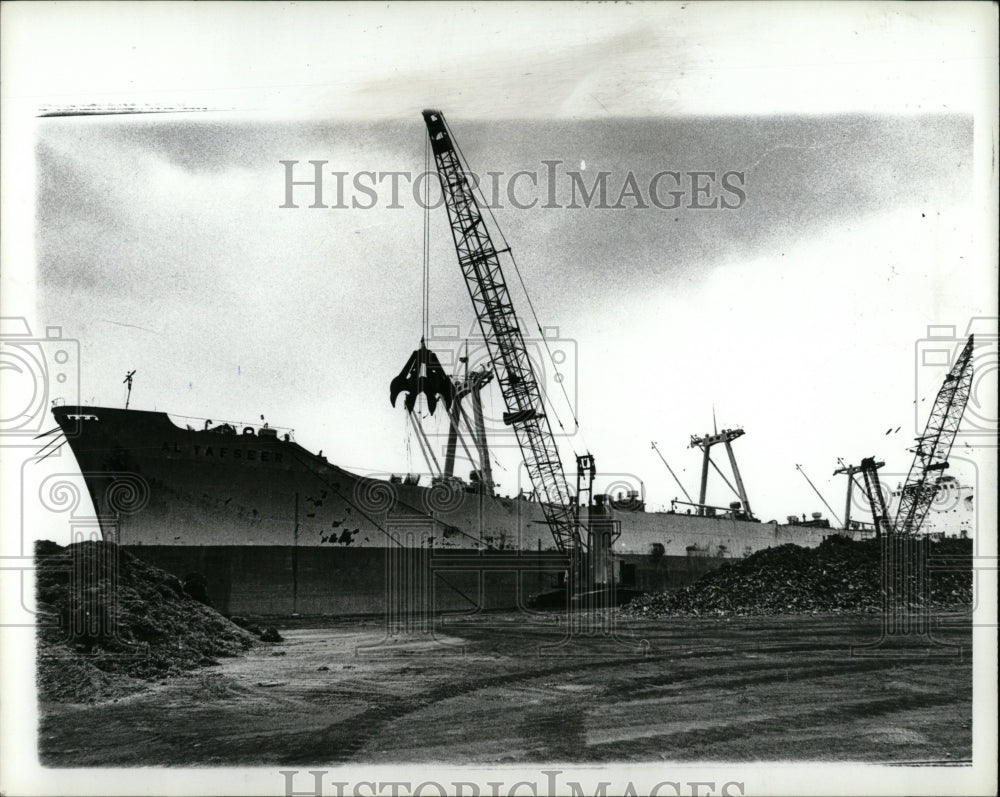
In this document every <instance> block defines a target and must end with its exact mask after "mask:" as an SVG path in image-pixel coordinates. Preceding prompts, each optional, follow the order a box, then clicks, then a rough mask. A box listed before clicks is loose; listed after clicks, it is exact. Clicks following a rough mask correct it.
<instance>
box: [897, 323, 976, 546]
mask: <svg viewBox="0 0 1000 797" xmlns="http://www.w3.org/2000/svg"><path fill="white" fill-rule="evenodd" d="M974 346H975V344H974V342H973V336H972V335H969V339H968V340H967V341H966V343H965V347H964V348H963V349H962V352H961V353H960V354H959V355H958V359H957V360H955V364H954V365H953V366H952V368H951V371H949V372H948V375H947V376H946V377H945V378H944V383H943V384H942V385H941V389H940V390H939V391H938V394H937V398H935V399H934V406H933V408H932V409H931V414H930V417H929V418H928V419H927V426H926V428H925V429H924V433H923V434H922V435H920V437H918V438H917V439H916V446H915V448H914V452H913V464H912V465H910V473H909V475H908V476H907V477H906V482H905V483H904V484H903V489H902V491H901V492H900V497H899V509H898V511H897V512H896V521H895V524H894V526H895V528H894V531H895V532H896V533H897V534H902V535H907V536H909V535H913V534H916V533H917V532H918V531H919V530H920V526H921V525H922V524H923V522H924V518H925V517H926V516H927V512H928V510H929V509H930V507H931V503H932V502H933V501H934V496H935V495H936V494H937V491H938V478H939V474H940V473H941V471H943V470H944V469H945V468H947V467H948V454H950V453H951V446H952V444H953V443H954V442H955V435H956V434H957V433H958V426H959V424H960V423H961V422H962V415H963V414H964V413H965V406H966V404H968V403H969V393H970V391H971V388H972V349H973V348H974Z"/></svg>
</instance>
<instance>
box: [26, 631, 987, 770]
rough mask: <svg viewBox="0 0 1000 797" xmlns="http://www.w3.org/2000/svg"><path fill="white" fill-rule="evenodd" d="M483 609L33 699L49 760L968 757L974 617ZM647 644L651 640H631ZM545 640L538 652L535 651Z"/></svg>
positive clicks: (320, 637)
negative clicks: (392, 632) (572, 614)
mask: <svg viewBox="0 0 1000 797" xmlns="http://www.w3.org/2000/svg"><path fill="white" fill-rule="evenodd" d="M558 619H559V615H551V616H549V617H543V618H540V620H539V621H538V622H536V623H527V622H526V621H525V619H524V618H523V617H522V616H520V615H491V616H480V617H476V618H470V619H467V620H464V621H455V622H452V623H448V624H446V625H444V626H443V627H442V626H439V627H437V628H436V629H435V631H434V633H408V634H405V635H401V636H399V637H393V638H388V637H386V634H385V627H384V624H383V623H381V622H373V621H369V622H351V623H329V622H326V623H325V624H321V622H322V621H311V622H310V621H306V620H301V619H300V620H296V621H294V623H293V622H292V621H288V622H286V623H285V624H284V627H281V626H280V625H279V627H281V633H282V634H283V635H284V637H285V639H286V641H285V642H284V643H282V644H278V645H275V646H273V647H261V648H260V649H257V650H254V651H252V652H251V653H249V654H248V655H247V656H245V657H241V658H236V659H228V660H224V662H223V663H222V664H220V665H219V666H215V667H210V668H206V669H204V670H200V671H198V672H197V673H194V674H190V675H186V676H183V677H179V678H174V679H170V680H168V681H165V682H162V683H159V684H156V685H154V686H153V687H151V688H150V689H149V690H148V691H146V692H143V693H140V694H136V695H132V696H129V697H124V698H120V699H118V700H117V701H110V702H105V703H101V704H95V705H83V706H81V705H65V704H47V705H43V706H42V709H43V719H42V721H41V727H40V729H39V734H40V737H39V749H40V752H41V755H42V762H43V763H44V764H46V765H48V766H140V765H208V766H221V765H263V764H286V765H324V764H336V763H338V762H348V761H357V762H382V763H388V762H413V761H421V762H448V763H453V764H463V763H480V764H491V763H508V762H536V761H553V760H559V761H575V762H608V761H659V760H670V761H698V760H728V761H734V760H826V761H912V760H948V761H959V760H964V759H969V758H971V744H972V732H971V719H972V714H971V711H972V673H971V648H970V645H971V629H970V625H969V616H968V615H967V614H966V615H949V616H947V617H945V618H943V622H941V623H939V624H937V626H936V630H935V631H934V635H935V638H936V639H938V640H940V641H942V642H948V643H952V644H955V645H959V646H961V648H960V649H961V652H962V655H958V653H957V650H956V649H948V648H944V647H936V648H932V649H931V652H930V655H928V654H927V649H926V646H925V645H924V644H923V642H922V641H921V640H919V639H917V640H909V641H906V640H903V641H899V640H889V641H888V642H887V643H886V644H884V645H882V646H880V647H877V648H875V649H874V650H873V651H872V652H871V654H870V655H864V656H862V655H852V653H851V646H852V645H861V644H864V643H866V642H872V641H874V640H876V639H878V638H879V628H880V625H879V620H878V618H877V617H869V618H858V617H840V616H790V617H777V618H773V617H772V618H741V619H730V620H726V619H712V620H707V619H672V620H656V621H633V622H630V623H628V624H625V623H624V622H623V621H618V627H617V628H616V635H617V636H615V637H608V636H598V637H580V638H570V639H569V640H567V639H566V638H565V635H564V631H563V627H562V626H559V625H556V624H554V623H555V622H556V621H557V620H558ZM642 641H644V642H645V644H644V645H641V644H640V643H641V642H642ZM542 648H545V649H542Z"/></svg>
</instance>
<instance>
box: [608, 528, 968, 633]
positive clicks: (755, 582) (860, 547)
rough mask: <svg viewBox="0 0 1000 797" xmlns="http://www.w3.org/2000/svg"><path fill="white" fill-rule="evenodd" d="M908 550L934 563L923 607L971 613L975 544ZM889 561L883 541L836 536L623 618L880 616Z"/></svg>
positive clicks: (733, 570) (655, 599) (740, 568)
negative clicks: (885, 563)
mask: <svg viewBox="0 0 1000 797" xmlns="http://www.w3.org/2000/svg"><path fill="white" fill-rule="evenodd" d="M907 544H908V545H911V546H917V547H918V548H919V547H921V546H922V547H923V550H921V551H920V554H921V555H924V556H926V557H927V563H928V567H927V573H928V579H927V589H926V591H925V592H924V593H923V597H924V599H925V600H924V605H926V606H927V607H928V608H932V609H968V608H970V607H971V605H972V541H971V540H958V539H946V540H940V541H936V542H935V541H930V540H914V541H910V542H908V543H907ZM911 550H915V549H913V548H911ZM882 559H883V553H882V547H881V544H880V543H879V542H878V541H876V540H866V541H853V540H849V539H847V538H845V537H841V536H837V535H834V536H830V537H828V538H827V539H826V540H824V541H823V543H822V544H821V545H820V546H818V547H816V548H802V547H800V546H798V545H792V544H788V545H781V546H779V547H777V548H768V549H766V550H763V551H758V552H757V553H755V554H753V555H752V556H749V557H747V558H746V559H742V560H739V561H736V562H732V563H727V564H725V565H723V566H722V567H720V568H719V569H718V570H714V571H712V572H710V573H707V574H705V575H704V576H702V577H701V578H700V579H699V580H698V581H697V582H695V583H694V584H691V585H690V586H687V587H684V588H683V589H679V590H676V591H673V592H653V593H647V594H645V595H642V596H640V597H639V598H636V599H635V600H633V601H632V602H630V603H629V604H628V605H627V606H625V607H623V609H622V612H623V613H624V614H626V615H629V616H632V617H665V616H670V615H681V616H683V615H688V616H719V617H721V616H731V615H737V616H739V615H771V614H798V613H811V612H835V613H855V612H857V613H869V612H871V613H875V612H880V611H881V610H882V606H883V593H882V590H883V586H882Z"/></svg>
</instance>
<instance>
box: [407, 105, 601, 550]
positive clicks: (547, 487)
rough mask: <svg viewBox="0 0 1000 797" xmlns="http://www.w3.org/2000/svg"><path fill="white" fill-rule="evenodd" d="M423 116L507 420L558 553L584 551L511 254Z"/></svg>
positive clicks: (441, 136)
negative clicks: (522, 317)
mask: <svg viewBox="0 0 1000 797" xmlns="http://www.w3.org/2000/svg"><path fill="white" fill-rule="evenodd" d="M423 117H424V122H425V124H426V125H427V135H428V137H429V139H430V145H431V150H432V152H433V154H434V162H435V165H436V167H437V172H438V176H439V178H440V180H441V190H442V194H443V197H444V205H445V208H446V210H447V212H448V221H449V224H450V226H451V233H452V237H453V239H454V243H455V250H456V252H457V254H458V264H459V267H460V268H461V270H462V274H463V276H464V277H465V285H466V288H468V291H469V297H470V298H471V299H472V305H473V308H474V310H475V313H476V319H477V320H478V322H479V328H480V330H481V332H482V334H483V340H484V341H485V343H486V347H487V350H488V352H489V356H490V360H491V361H492V363H493V368H494V371H495V373H496V379H497V383H498V384H499V385H500V391H501V393H502V394H503V397H504V402H505V404H506V406H507V411H506V412H505V413H504V415H503V420H504V423H505V424H506V425H508V426H511V427H513V429H514V433H515V435H516V437H517V442H518V445H519V447H520V449H521V455H522V457H523V458H524V464H525V467H526V468H527V471H528V476H529V478H530V479H531V484H532V487H533V488H534V490H535V495H536V497H537V498H538V501H539V502H540V503H541V505H542V510H543V512H544V514H545V519H546V522H547V523H548V526H549V529H550V530H551V532H552V536H553V538H554V540H555V544H556V548H557V549H558V550H559V551H560V552H562V553H566V554H571V555H575V554H584V553H586V552H587V546H586V545H585V543H584V542H583V540H582V539H581V535H580V528H579V519H578V514H577V512H576V507H575V503H576V502H575V499H574V497H573V496H572V494H571V493H570V490H569V485H568V484H567V482H566V474H565V473H564V471H563V466H562V462H561V460H560V459H559V451H558V448H557V447H556V441H555V436H554V435H553V434H552V428H551V425H550V424H549V419H548V417H547V416H546V414H545V412H544V408H543V400H542V394H541V390H540V389H539V386H538V379H537V377H536V376H535V373H534V370H533V368H532V365H531V361H530V359H529V357H528V351H527V347H526V346H525V343H524V335H523V334H522V332H521V329H520V327H519V325H518V321H517V316H516V314H515V312H514V305H513V303H512V302H511V297H510V292H509V290H508V289H507V283H506V280H505V279H504V275H503V271H502V270H501V268H500V255H501V254H503V253H504V252H509V251H510V250H509V248H507V247H505V248H502V249H499V250H498V249H497V248H496V246H495V245H494V243H493V240H492V238H491V237H490V234H489V231H488V230H487V228H486V223H485V220H484V219H483V215H482V212H481V211H480V208H479V205H478V203H477V202H476V199H475V196H474V195H473V190H472V187H471V185H470V183H469V179H468V177H467V175H466V171H465V168H464V167H463V164H462V162H461V160H460V158H459V152H458V150H457V148H456V144H455V141H454V138H453V137H452V135H451V130H450V129H449V127H448V124H447V123H446V122H445V119H444V115H443V114H442V113H441V112H440V111H436V110H425V111H424V112H423Z"/></svg>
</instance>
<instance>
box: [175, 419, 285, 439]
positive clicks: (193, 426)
mask: <svg viewBox="0 0 1000 797" xmlns="http://www.w3.org/2000/svg"><path fill="white" fill-rule="evenodd" d="M170 418H171V419H175V420H177V421H181V422H183V425H184V426H186V427H187V429H188V430H189V431H194V432H205V431H207V432H215V433H216V434H234V435H247V436H248V437H250V436H256V437H265V438H276V439H278V440H284V441H286V442H294V440H295V430H294V429H292V428H291V427H288V426H272V425H271V424H269V423H266V422H265V423H260V422H251V421H227V420H217V419H212V418H200V417H198V416H196V415H174V414H173V413H170ZM192 422H193V423H192ZM178 425H181V424H178Z"/></svg>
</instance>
